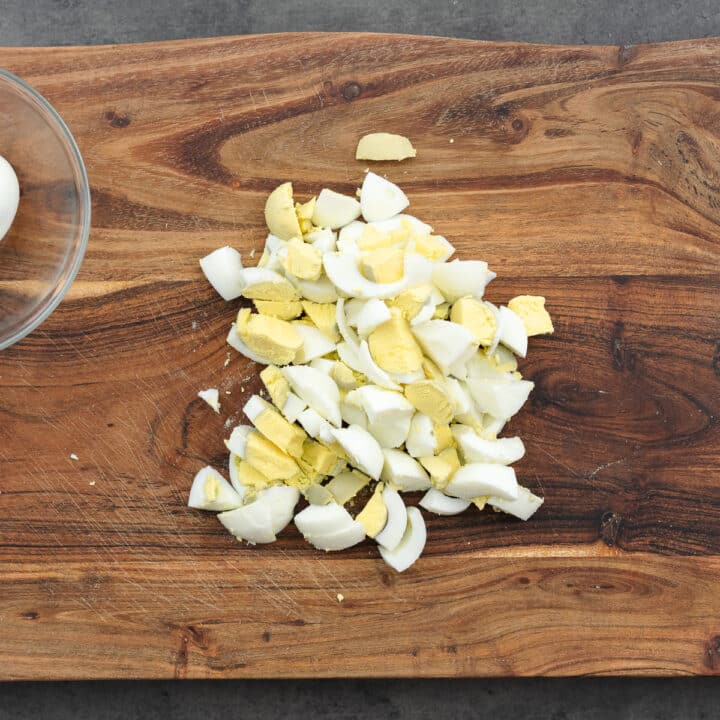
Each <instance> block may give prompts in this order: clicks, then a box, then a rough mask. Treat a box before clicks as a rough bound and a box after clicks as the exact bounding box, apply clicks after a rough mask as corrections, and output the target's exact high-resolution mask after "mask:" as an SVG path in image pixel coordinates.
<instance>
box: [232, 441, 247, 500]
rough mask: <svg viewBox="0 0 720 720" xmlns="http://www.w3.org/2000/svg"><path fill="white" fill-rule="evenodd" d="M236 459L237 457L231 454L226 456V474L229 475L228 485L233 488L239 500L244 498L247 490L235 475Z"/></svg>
mask: <svg viewBox="0 0 720 720" xmlns="http://www.w3.org/2000/svg"><path fill="white" fill-rule="evenodd" d="M236 458H237V459H242V458H238V456H237V455H236V454H235V453H233V452H231V453H230V455H229V456H228V473H229V474H230V484H231V485H232V486H233V490H235V492H236V493H237V494H238V495H239V496H240V498H241V499H244V498H245V493H246V492H247V488H246V487H245V486H244V485H243V484H242V483H241V482H240V478H239V477H238V474H237V465H236V462H237V460H236Z"/></svg>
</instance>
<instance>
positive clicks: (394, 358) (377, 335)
mask: <svg viewBox="0 0 720 720" xmlns="http://www.w3.org/2000/svg"><path fill="white" fill-rule="evenodd" d="M368 347H369V348H370V354H371V355H372V358H373V360H375V362H376V363H377V364H378V365H379V366H380V367H381V368H382V369H383V370H385V371H386V372H389V373H398V374H409V373H414V372H417V371H418V370H420V368H421V367H422V361H423V354H422V350H421V349H420V346H419V345H418V344H417V341H416V340H415V337H414V336H413V334H412V332H411V331H410V325H409V324H408V322H407V320H405V319H404V318H403V317H402V316H401V315H400V313H399V312H398V313H397V314H396V315H394V316H393V317H391V318H390V320H388V321H386V322H384V323H383V324H382V325H380V326H379V327H378V328H376V329H375V330H373V332H371V333H370V335H369V336H368Z"/></svg>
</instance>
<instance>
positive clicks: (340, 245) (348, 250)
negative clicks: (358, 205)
mask: <svg viewBox="0 0 720 720" xmlns="http://www.w3.org/2000/svg"><path fill="white" fill-rule="evenodd" d="M365 227H366V223H364V222H363V221H362V220H353V222H351V223H349V224H348V225H346V226H345V227H344V228H340V231H339V232H338V240H337V249H338V252H341V253H345V254H349V255H358V254H359V252H360V249H359V248H358V245H357V241H358V240H359V239H360V237H361V235H362V234H363V232H364V231H365Z"/></svg>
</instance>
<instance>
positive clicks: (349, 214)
mask: <svg viewBox="0 0 720 720" xmlns="http://www.w3.org/2000/svg"><path fill="white" fill-rule="evenodd" d="M359 217H360V203H359V202H358V201H357V200H356V199H355V198H353V197H350V196H349V195H342V194H340V193H337V192H335V191H334V190H327V189H325V190H321V191H320V195H318V199H317V202H316V203H315V211H314V212H313V216H312V222H313V225H317V226H318V227H323V228H330V229H332V230H336V229H337V228H341V227H343V226H344V225H347V224H348V223H351V222H352V221H353V220H357V218H359Z"/></svg>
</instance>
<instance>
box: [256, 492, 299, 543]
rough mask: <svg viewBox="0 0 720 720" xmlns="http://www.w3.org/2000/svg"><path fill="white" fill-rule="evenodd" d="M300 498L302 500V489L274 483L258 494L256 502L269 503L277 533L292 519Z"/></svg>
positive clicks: (272, 523)
mask: <svg viewBox="0 0 720 720" xmlns="http://www.w3.org/2000/svg"><path fill="white" fill-rule="evenodd" d="M298 500H300V491H299V490H297V489H296V488H293V487H288V486H287V485H273V486H272V487H269V488H266V489H265V490H261V491H260V492H259V493H258V494H257V500H255V502H263V503H266V504H267V505H268V507H269V508H270V519H271V527H272V531H273V533H275V535H277V534H278V533H279V532H280V531H281V530H283V529H284V528H285V527H287V526H288V525H289V524H290V522H291V521H292V519H293V514H294V512H295V506H296V505H297V504H298Z"/></svg>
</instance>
